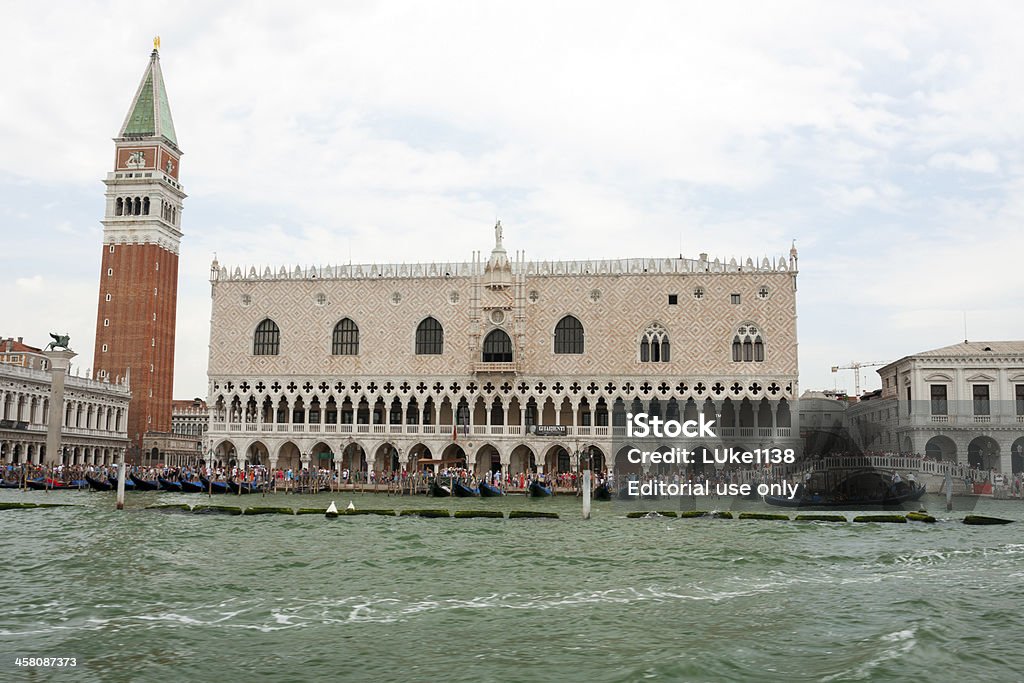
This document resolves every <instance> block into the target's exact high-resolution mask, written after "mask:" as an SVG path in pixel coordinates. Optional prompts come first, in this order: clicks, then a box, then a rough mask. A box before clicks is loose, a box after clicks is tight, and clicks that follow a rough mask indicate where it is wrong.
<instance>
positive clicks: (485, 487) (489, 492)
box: [480, 481, 505, 498]
mask: <svg viewBox="0 0 1024 683" xmlns="http://www.w3.org/2000/svg"><path fill="white" fill-rule="evenodd" d="M504 495H505V492H504V491H502V490H501V489H499V488H498V487H497V486H491V485H490V484H488V483H487V482H486V481H482V482H480V496H481V497H483V498H497V497H499V496H504Z"/></svg>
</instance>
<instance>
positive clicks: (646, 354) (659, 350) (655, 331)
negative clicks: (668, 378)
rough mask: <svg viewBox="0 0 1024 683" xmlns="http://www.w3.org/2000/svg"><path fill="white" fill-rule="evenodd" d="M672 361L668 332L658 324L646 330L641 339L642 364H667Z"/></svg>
mask: <svg viewBox="0 0 1024 683" xmlns="http://www.w3.org/2000/svg"><path fill="white" fill-rule="evenodd" d="M669 360H671V347H670V346H669V342H668V331H667V330H666V329H665V328H664V327H662V326H661V325H658V324H657V323H655V324H653V325H651V326H650V327H648V328H647V329H646V330H644V333H643V336H641V337H640V362H641V363H667V362H669Z"/></svg>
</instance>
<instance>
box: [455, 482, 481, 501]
mask: <svg viewBox="0 0 1024 683" xmlns="http://www.w3.org/2000/svg"><path fill="white" fill-rule="evenodd" d="M452 493H453V494H455V497H456V498H476V497H477V496H479V495H480V489H479V488H470V487H469V486H466V485H465V484H463V483H462V482H459V481H456V482H454V483H452Z"/></svg>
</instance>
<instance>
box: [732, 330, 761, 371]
mask: <svg viewBox="0 0 1024 683" xmlns="http://www.w3.org/2000/svg"><path fill="white" fill-rule="evenodd" d="M732 360H733V362H734V363H763V362H764V339H763V337H762V336H761V333H760V332H759V331H758V329H757V325H752V324H750V323H744V324H743V325H740V326H739V328H738V329H737V330H736V334H735V335H734V336H733V338H732Z"/></svg>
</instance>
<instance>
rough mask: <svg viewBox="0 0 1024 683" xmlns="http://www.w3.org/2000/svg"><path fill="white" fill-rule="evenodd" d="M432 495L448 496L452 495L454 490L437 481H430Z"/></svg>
mask: <svg viewBox="0 0 1024 683" xmlns="http://www.w3.org/2000/svg"><path fill="white" fill-rule="evenodd" d="M430 495H432V496H434V497H435V498H447V497H448V496H450V495H452V490H451V489H450V488H448V487H447V486H442V485H441V484H438V483H437V481H432V482H430Z"/></svg>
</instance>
